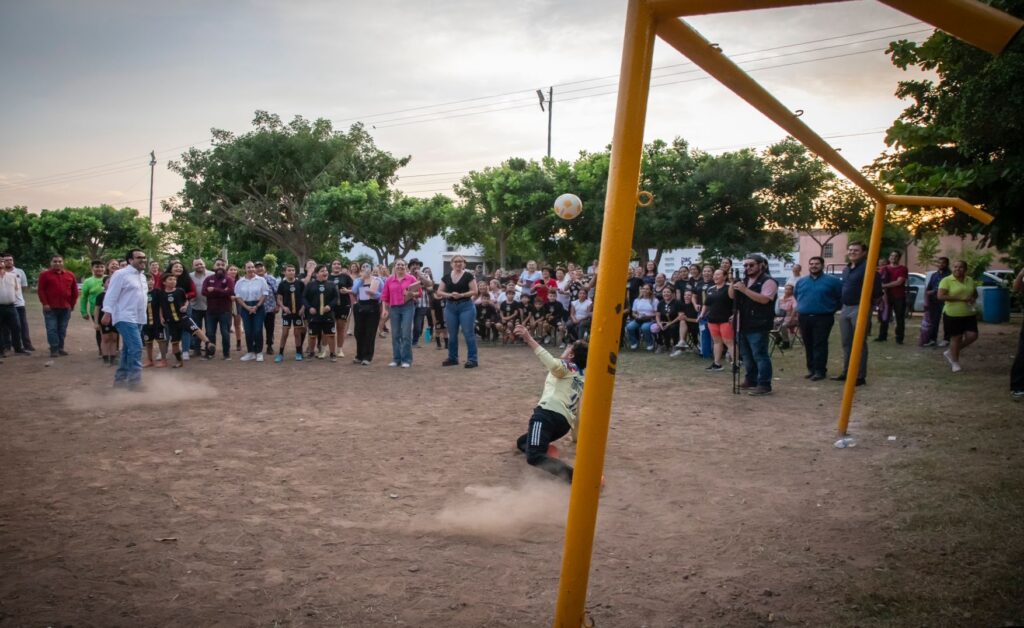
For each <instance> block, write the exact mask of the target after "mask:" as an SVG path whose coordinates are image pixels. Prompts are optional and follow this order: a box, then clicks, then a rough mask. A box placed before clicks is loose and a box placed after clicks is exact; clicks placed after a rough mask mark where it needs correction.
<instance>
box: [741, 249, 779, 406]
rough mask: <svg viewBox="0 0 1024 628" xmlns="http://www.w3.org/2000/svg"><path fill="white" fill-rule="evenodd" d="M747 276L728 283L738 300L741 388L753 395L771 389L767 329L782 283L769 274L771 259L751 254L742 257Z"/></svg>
mask: <svg viewBox="0 0 1024 628" xmlns="http://www.w3.org/2000/svg"><path fill="white" fill-rule="evenodd" d="M743 273H744V278H743V279H739V280H737V281H736V282H734V283H733V284H732V285H731V286H729V296H730V297H732V298H733V299H735V300H736V327H737V329H736V340H737V343H738V344H739V349H740V355H741V356H742V357H743V366H744V367H745V368H746V374H745V378H744V380H743V382H742V383H740V389H742V390H746V391H748V394H750V395H754V396H761V395H769V394H771V392H772V358H771V356H770V355H769V354H768V332H770V331H771V330H772V326H773V325H774V323H775V297H776V294H777V293H778V290H779V284H778V283H777V282H776V281H775V280H774V279H772V278H771V275H769V274H768V260H766V259H765V258H764V257H762V256H760V255H756V254H755V255H749V256H747V258H746V259H744V260H743Z"/></svg>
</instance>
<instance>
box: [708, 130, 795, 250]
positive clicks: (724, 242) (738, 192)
mask: <svg viewBox="0 0 1024 628" xmlns="http://www.w3.org/2000/svg"><path fill="white" fill-rule="evenodd" d="M690 185H691V189H690V190H689V191H688V195H689V197H690V198H691V199H692V200H691V203H692V209H691V211H692V212H693V214H692V215H693V227H692V231H691V232H690V236H691V237H692V238H693V241H694V242H699V243H701V244H703V245H704V254H703V255H704V256H705V257H719V256H739V255H746V254H747V253H750V252H753V251H758V252H761V253H766V254H768V255H782V256H785V255H788V254H789V252H790V251H792V250H793V237H792V236H791V235H789V234H788V233H786V232H784V231H781V230H779V229H777V228H774V227H773V225H771V224H770V219H771V205H770V204H769V202H768V200H767V193H768V191H769V190H770V188H771V185H772V173H771V171H770V170H769V168H768V166H767V165H766V164H765V163H764V161H763V160H762V159H761V158H760V157H759V156H758V155H757V154H756V153H754V152H753V151H751V150H741V151H738V152H734V153H723V154H721V155H717V156H715V155H708V154H701V155H699V156H698V158H697V169H696V171H695V172H694V175H693V177H692V178H691V182H690Z"/></svg>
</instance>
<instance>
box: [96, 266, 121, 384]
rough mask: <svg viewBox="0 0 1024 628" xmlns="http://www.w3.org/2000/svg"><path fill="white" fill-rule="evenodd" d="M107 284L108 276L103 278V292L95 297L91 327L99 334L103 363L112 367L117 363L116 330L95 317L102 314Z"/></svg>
mask: <svg viewBox="0 0 1024 628" xmlns="http://www.w3.org/2000/svg"><path fill="white" fill-rule="evenodd" d="M108 283H110V275H106V276H105V277H103V291H102V292H100V293H99V294H98V295H96V305H95V309H94V315H93V317H92V319H93V326H94V327H95V328H96V331H97V332H98V333H99V334H100V355H102V356H103V363H104V364H109V365H110V366H114V365H115V364H117V362H118V359H117V330H116V329H114V326H113V325H103V324H102V323H101V321H100V319H101V318H102V317H101V316H98V315H96V313H102V312H103V298H104V297H105V296H106V295H107V284H108Z"/></svg>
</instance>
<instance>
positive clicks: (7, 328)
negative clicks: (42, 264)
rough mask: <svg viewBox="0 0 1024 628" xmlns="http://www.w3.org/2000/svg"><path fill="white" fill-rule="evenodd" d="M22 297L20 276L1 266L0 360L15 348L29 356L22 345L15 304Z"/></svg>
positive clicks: (18, 352) (15, 350)
mask: <svg viewBox="0 0 1024 628" xmlns="http://www.w3.org/2000/svg"><path fill="white" fill-rule="evenodd" d="M19 296H21V282H20V281H19V280H18V276H17V275H16V274H14V273H13V272H8V271H7V269H6V268H5V267H4V266H3V265H0V332H2V334H3V340H2V341H0V358H4V357H7V354H6V352H7V349H10V348H13V349H14V352H15V353H17V354H19V355H29V352H28V351H25V349H24V348H23V347H22V345H21V325H20V324H19V323H18V312H17V310H15V309H14V303H15V302H16V300H17V298H18V297H19Z"/></svg>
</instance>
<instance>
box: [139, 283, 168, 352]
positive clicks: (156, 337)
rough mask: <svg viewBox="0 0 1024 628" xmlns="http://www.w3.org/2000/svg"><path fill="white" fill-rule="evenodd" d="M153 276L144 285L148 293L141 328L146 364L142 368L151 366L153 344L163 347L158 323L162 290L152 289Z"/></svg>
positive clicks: (162, 337) (161, 329) (163, 343)
mask: <svg viewBox="0 0 1024 628" xmlns="http://www.w3.org/2000/svg"><path fill="white" fill-rule="evenodd" d="M155 283H156V282H155V281H154V280H153V275H149V276H148V277H147V278H146V285H147V286H149V292H148V293H147V294H146V324H145V325H143V326H142V342H143V344H145V345H146V363H145V364H143V365H142V366H144V367H149V366H153V365H154V363H153V343H154V342H155V343H157V344H158V346H161V347H165V348H166V343H165V342H164V339H165V338H166V337H167V336H165V335H164V325H163V323H161V322H160V295H161V294H162V293H163V291H162V290H158V289H157V288H155V287H154V285H155Z"/></svg>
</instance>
